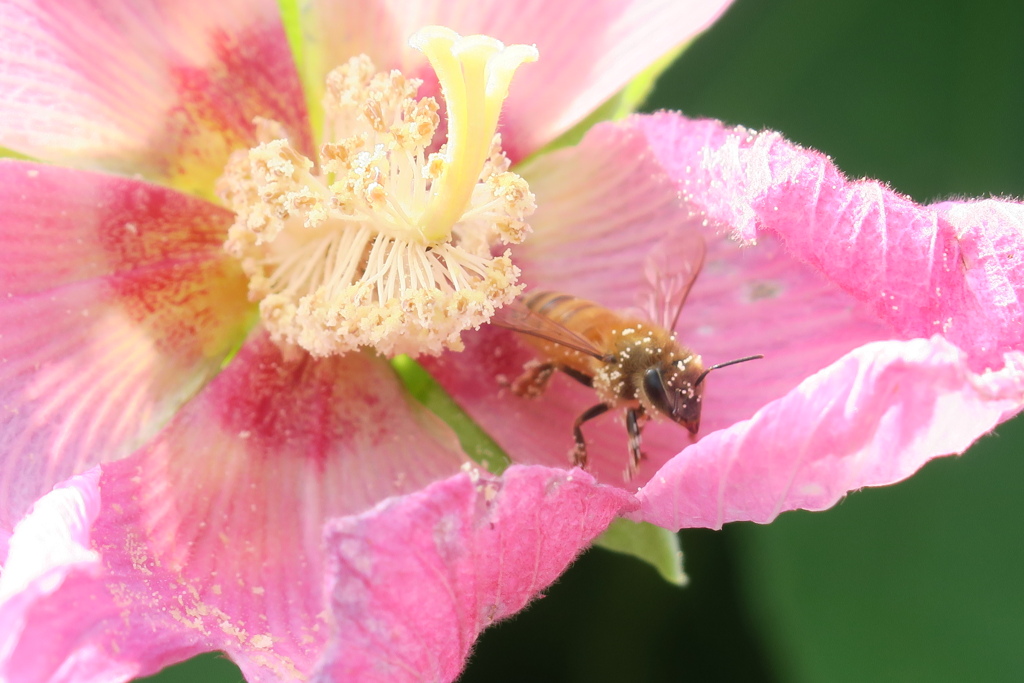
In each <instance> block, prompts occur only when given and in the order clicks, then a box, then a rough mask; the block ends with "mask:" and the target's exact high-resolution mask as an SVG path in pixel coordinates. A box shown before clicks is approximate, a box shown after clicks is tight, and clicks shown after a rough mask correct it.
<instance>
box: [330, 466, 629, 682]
mask: <svg viewBox="0 0 1024 683" xmlns="http://www.w3.org/2000/svg"><path fill="white" fill-rule="evenodd" d="M633 505H634V501H633V498H632V496H629V495H627V494H626V493H625V492H623V491H620V490H617V489H614V488H610V487H603V486H599V485H597V484H596V483H595V482H594V480H593V479H592V478H591V477H589V476H588V475H587V474H585V473H583V472H581V471H579V470H575V471H573V472H563V471H559V470H549V469H546V468H539V467H511V468H509V469H508V470H507V471H506V472H505V474H504V475H503V476H502V477H501V479H482V480H476V479H474V478H471V477H470V476H469V475H460V476H457V477H453V478H451V479H448V480H445V481H443V482H439V483H437V484H435V485H433V486H431V487H429V488H428V489H426V490H424V491H421V492H419V493H416V494H414V495H411V496H407V497H405V498H399V499H394V500H391V501H388V502H387V503H385V504H383V505H381V506H380V507H378V508H376V509H374V510H372V511H371V512H368V513H366V514H364V515H360V516H358V517H350V518H347V519H342V520H338V521H336V522H334V523H333V524H332V525H331V526H330V531H329V533H328V543H329V544H330V547H331V553H332V554H331V565H330V566H331V570H332V575H333V576H332V579H333V580H332V584H331V586H330V590H331V610H332V614H333V617H334V621H335V623H336V627H337V630H336V631H335V633H334V636H333V638H332V640H331V642H330V643H329V645H328V650H327V656H326V658H325V661H324V662H323V663H322V664H321V667H320V668H319V671H318V674H317V675H316V676H315V677H314V680H319V681H364V682H367V683H368V682H370V681H389V682H392V683H398V682H400V681H451V680H454V679H455V677H456V676H458V674H459V672H460V671H461V669H462V666H463V663H464V661H465V658H466V656H467V655H468V654H469V651H470V649H471V648H472V646H473V642H474V641H475V640H476V638H477V636H478V635H479V634H480V632H481V631H482V630H483V629H484V628H486V627H487V626H489V625H490V624H492V623H493V622H495V621H497V620H500V619H503V618H505V617H507V616H510V615H511V614H514V613H515V612H517V611H519V610H520V609H522V608H523V607H524V606H525V605H526V604H527V603H528V602H529V601H530V600H531V599H532V598H534V597H535V596H536V595H537V594H538V593H539V592H540V591H541V590H543V589H544V588H546V587H547V586H548V585H550V584H551V582H552V581H554V580H555V578H557V577H558V575H559V574H560V573H561V572H563V571H564V570H565V568H566V566H567V565H568V564H569V562H571V561H572V560H573V558H574V557H575V556H576V555H577V554H578V553H579V552H580V551H581V550H583V549H584V548H586V547H587V545H588V544H589V543H590V541H591V540H593V539H594V537H596V536H597V535H598V534H599V533H600V532H601V531H603V530H604V529H605V528H606V527H607V526H608V524H609V523H610V522H611V520H612V519H613V518H614V517H615V516H617V515H618V514H620V513H621V512H623V511H624V510H629V509H632V507H633Z"/></svg>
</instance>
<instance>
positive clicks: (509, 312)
mask: <svg viewBox="0 0 1024 683" xmlns="http://www.w3.org/2000/svg"><path fill="white" fill-rule="evenodd" d="M491 323H492V324H494V325H497V326H498V327H504V328H505V329H508V330H513V331H515V332H522V333H523V334H529V335H531V336H534V337H540V338H541V339H546V340H548V341H549V342H554V343H555V344H561V345H562V346H568V347H569V348H570V349H575V350H576V351H579V352H580V353H585V354H587V355H588V356H593V357H594V358H604V357H605V354H604V353H602V352H601V349H599V348H597V347H596V346H594V345H593V344H592V343H590V341H588V340H587V339H584V338H583V337H581V336H579V335H578V334H576V333H575V332H573V331H572V330H570V329H568V328H567V327H564V326H563V325H559V324H558V323H556V322H555V321H553V320H551V319H550V318H547V317H545V316H543V315H540V314H537V313H534V312H533V311H531V310H530V308H529V307H528V306H527V305H526V304H524V303H523V302H522V301H520V300H519V299H516V300H515V301H513V302H512V303H510V304H505V305H504V306H502V307H501V308H499V309H498V310H496V311H495V312H494V316H493V317H492V318H491Z"/></svg>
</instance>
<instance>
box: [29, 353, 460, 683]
mask: <svg viewBox="0 0 1024 683" xmlns="http://www.w3.org/2000/svg"><path fill="white" fill-rule="evenodd" d="M454 444H455V439H454V436H453V435H452V434H451V433H450V432H449V431H448V430H447V429H446V428H445V427H444V426H443V425H441V424H440V423H439V422H438V421H437V420H436V418H434V417H433V416H432V415H429V414H426V413H425V411H424V410H423V409H422V408H421V407H420V406H419V404H417V403H415V402H410V400H409V399H408V398H407V397H406V396H405V393H404V391H403V389H402V387H401V385H400V384H399V383H398V381H397V380H396V379H395V376H394V374H393V372H392V371H391V369H390V367H389V366H388V365H387V363H386V362H384V361H382V360H378V359H375V358H372V357H370V356H366V355H363V354H350V355H348V356H345V357H343V358H336V359H331V360H325V361H314V360H311V359H310V358H309V357H308V356H306V355H305V354H303V355H301V356H299V357H298V358H295V359H286V358H283V357H282V356H281V354H280V352H279V351H278V349H277V347H275V346H274V345H273V344H271V343H270V342H269V341H267V339H266V338H265V337H264V336H262V335H261V336H259V337H258V338H256V339H254V340H252V341H250V342H249V343H248V344H246V345H245V347H243V349H242V350H241V351H240V352H239V355H238V357H237V358H235V359H234V360H233V361H232V363H231V364H230V365H229V366H228V367H227V368H226V369H225V370H224V372H223V373H221V374H220V375H219V376H218V377H217V379H215V380H214V381H213V382H212V383H211V384H210V386H209V387H207V389H206V390H204V391H203V392H202V393H201V394H200V395H199V396H197V397H196V398H195V399H194V400H193V401H191V402H190V403H189V404H188V405H186V406H185V407H184V408H182V410H181V411H180V412H179V414H178V415H177V416H176V417H175V419H174V421H173V422H172V423H171V424H170V425H169V426H168V428H167V429H166V430H164V431H163V432H162V433H161V434H160V435H158V436H157V437H156V438H155V439H154V440H153V441H152V442H150V443H149V444H148V445H147V446H146V447H145V448H144V449H142V450H141V451H139V452H138V453H136V454H135V455H133V456H131V457H130V458H127V459H124V460H121V461H118V462H116V463H112V464H108V465H105V466H104V468H103V475H102V478H101V480H100V484H99V491H100V493H101V495H102V505H101V506H100V509H99V514H98V517H96V518H95V521H94V523H93V524H92V529H91V537H90V539H89V544H88V546H87V547H91V548H94V549H95V550H96V551H97V552H98V553H99V554H100V555H101V560H100V561H99V562H97V563H94V564H93V565H91V566H90V567H89V568H90V569H91V571H90V572H89V573H88V574H87V575H86V574H83V575H82V576H81V577H80V579H76V582H75V583H74V585H71V586H70V587H67V588H65V587H64V586H60V587H58V588H57V589H55V590H54V591H52V592H51V593H50V594H48V595H47V596H45V601H37V602H38V604H36V605H33V606H31V609H30V610H28V611H27V612H26V613H27V614H28V615H29V620H28V623H27V625H26V626H25V627H24V628H23V629H21V631H20V636H19V637H18V638H16V640H15V642H14V647H13V650H12V654H11V657H12V661H13V660H14V659H17V658H19V657H26V658H27V657H30V656H32V655H33V653H38V652H45V654H46V660H47V661H46V664H47V665H48V666H50V667H51V668H56V667H65V668H66V667H71V666H74V667H78V669H77V670H82V669H83V668H90V669H95V670H97V671H99V670H110V669H114V668H117V667H121V669H123V670H126V671H129V672H130V675H146V674H149V673H153V672H154V671H156V670H157V669H159V668H160V667H162V666H165V665H167V664H169V663H172V662H174V661H178V660H180V659H183V658H185V657H188V656H191V655H192V654H195V653H197V652H202V651H208V650H214V649H220V650H224V651H225V652H227V653H228V654H229V655H230V656H231V657H232V659H234V660H235V661H236V662H237V663H238V664H239V666H240V667H241V669H242V671H243V672H244V673H245V676H246V679H247V680H248V681H250V683H256V682H258V681H292V680H296V679H302V678H305V677H306V676H308V674H309V672H310V669H311V667H312V665H313V662H314V661H315V660H316V659H317V657H319V655H320V654H321V651H322V648H323V645H324V642H325V640H326V638H327V635H328V623H327V621H325V620H324V619H323V614H324V607H325V605H324V596H323V580H324V571H325V562H324V555H323V553H324V546H323V537H322V529H323V525H324V523H325V521H326V520H327V519H329V518H331V517H338V516H341V515H346V514H352V513H356V512H360V511H362V510H365V509H366V508H368V507H369V506H372V505H373V504H375V503H377V502H378V501H379V500H381V499H382V498H384V497H385V496H387V495H391V494H403V493H407V492H409V491H415V490H418V489H420V488H422V487H423V486H425V485H426V484H427V483H428V482H430V481H433V480H436V479H439V478H442V477H444V476H449V475H451V474H452V473H454V472H457V471H458V469H459V467H460V465H461V464H462V463H463V460H464V458H463V456H462V455H461V453H459V452H458V451H456V450H455V445H454ZM20 530H21V527H19V531H20ZM17 541H18V534H17V533H16V534H15V536H14V537H13V538H12V541H11V545H12V561H13V558H14V552H15V549H16V548H17ZM76 576H77V575H76ZM83 596H89V599H88V600H84V599H83ZM97 604H98V605H99V607H100V609H97V607H96V606H97ZM47 630H50V631H56V632H57V633H58V635H59V637H58V638H53V637H51V639H50V640H49V641H46V642H44V641H45V634H46V632H47ZM18 661H22V660H20V659H19V660H18Z"/></svg>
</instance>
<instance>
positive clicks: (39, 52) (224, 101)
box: [0, 0, 310, 194]
mask: <svg viewBox="0 0 1024 683" xmlns="http://www.w3.org/2000/svg"><path fill="white" fill-rule="evenodd" d="M277 11H278V10H277V4H276V3H275V2H273V0H259V1H256V2H254V1H251V0H231V1H230V2H217V3H209V2H202V1H201V0H184V1H182V0H156V1H154V2H147V3H142V4H139V3H128V2H119V3H109V2H105V3H104V2H92V1H90V0H74V1H73V2H67V1H65V0H45V1H42V2H33V3H13V4H12V3H5V4H4V5H3V6H0V26H2V27H3V30H2V39H0V63H2V64H3V68H2V69H0V102H2V103H3V104H0V146H3V147H8V148H10V149H14V150H16V151H18V152H21V153H23V154H27V155H29V156H34V157H37V158H40V159H43V160H47V161H56V162H60V163H65V164H70V165H75V166H84V167H90V168H102V169H108V170H113V171H118V172H123V173H142V174H143V175H145V176H146V177H147V178H150V179H152V180H156V181H159V182H164V183H170V184H173V185H174V186H176V187H178V188H181V189H184V190H187V191H191V192H197V193H202V194H208V193H209V192H210V190H211V188H212V183H213V180H214V179H215V178H216V177H217V176H218V175H219V174H220V173H221V170H222V169H223V166H224V162H225V160H226V159H227V155H228V153H229V152H230V151H231V150H232V149H235V148H238V147H243V146H249V145H251V144H252V142H253V136H252V133H253V125H252V120H253V117H255V116H263V117H266V118H271V119H274V120H277V121H279V122H281V123H282V124H284V125H285V126H286V128H288V129H289V130H290V131H291V133H292V134H293V135H294V136H296V142H297V144H300V145H302V146H303V147H304V148H309V146H310V137H309V132H308V130H307V124H306V111H305V104H304V99H303V97H302V89H301V87H300V85H299V80H298V78H297V74H296V72H295V68H294V66H293V63H292V57H291V52H290V50H289V47H288V43H287V41H286V39H285V36H284V31H283V30H282V28H281V25H280V21H279V19H278V15H277Z"/></svg>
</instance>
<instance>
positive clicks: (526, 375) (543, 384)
mask: <svg viewBox="0 0 1024 683" xmlns="http://www.w3.org/2000/svg"><path fill="white" fill-rule="evenodd" d="M558 369H559V366H558V365H557V364H555V363H541V362H540V361H537V360H531V361H530V362H528V363H527V364H526V365H524V366H523V374H521V375H519V377H517V378H516V379H515V381H514V382H512V393H513V394H515V395H516V396H523V397H526V398H536V397H538V396H540V395H541V394H543V393H544V390H545V389H547V388H548V383H549V382H550V381H551V376H552V375H553V374H555V370H558Z"/></svg>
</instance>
